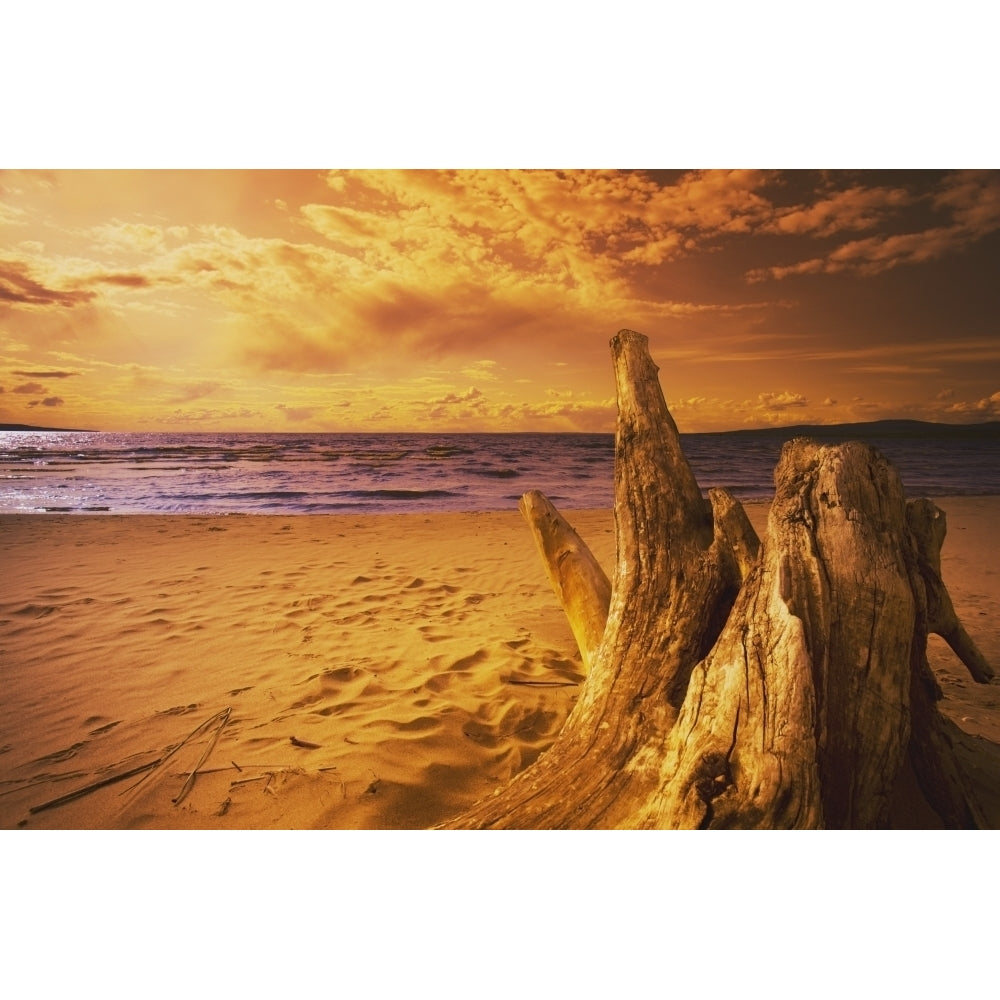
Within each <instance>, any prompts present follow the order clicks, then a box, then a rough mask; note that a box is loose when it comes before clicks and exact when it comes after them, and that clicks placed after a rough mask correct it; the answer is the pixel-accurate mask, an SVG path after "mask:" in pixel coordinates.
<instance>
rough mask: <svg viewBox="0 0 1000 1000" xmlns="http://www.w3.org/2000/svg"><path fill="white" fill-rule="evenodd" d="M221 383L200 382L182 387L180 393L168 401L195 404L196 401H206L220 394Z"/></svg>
mask: <svg viewBox="0 0 1000 1000" xmlns="http://www.w3.org/2000/svg"><path fill="white" fill-rule="evenodd" d="M221 387H222V383H221V382H211V381H199V382H191V383H189V384H187V385H183V386H180V387H179V389H178V391H177V392H176V393H175V394H174V395H173V396H172V397H171V398H170V399H169V400H168V402H170V403H193V402H194V401H195V400H196V399H204V398H205V396H211V395H212V393H213V392H218V390H219V389H220V388H221Z"/></svg>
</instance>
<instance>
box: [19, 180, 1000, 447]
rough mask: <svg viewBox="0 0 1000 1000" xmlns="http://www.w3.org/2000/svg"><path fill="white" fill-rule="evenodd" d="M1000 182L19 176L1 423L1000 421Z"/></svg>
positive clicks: (553, 425) (322, 426)
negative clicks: (652, 405) (655, 391)
mask: <svg viewBox="0 0 1000 1000" xmlns="http://www.w3.org/2000/svg"><path fill="white" fill-rule="evenodd" d="M998 260H1000V173H998V172H996V171H981V172H961V171H958V172H941V171H892V172H890V171H858V172H849V171H833V172H819V171H793V172H786V173H782V172H775V171H731V172H730V171H709V172H698V171H691V172H685V171H669V172H667V171H661V172H656V171H634V172H617V171H532V172H518V171H507V170H492V171H491V170H482V171H475V170H471V171H465V170H463V171H441V172H438V171H410V172H395V171H373V172H363V171H346V172H336V171H335V172H330V173H326V172H319V171H284V172H281V171H279V172H267V171H221V170H220V171H194V172H185V171H135V172H127V171H88V170H76V171H65V172H14V171H11V172H3V173H0V421H2V422H7V423H10V422H16V423H32V424H43V425H50V426H63V427H87V428H95V429H107V430H163V431H174V430H180V431H189V430H206V431H217V430H248V431H249V430H262V431H263V430H278V431H281V430H302V431H321V430H328V431H348V430H362V431H376V430H434V431H465V430H477V431H479V430H485V431H490V430H496V431H517V430H543V431H544V430H552V431H570V430H601V431H604V430H608V431H610V430H612V429H613V426H614V414H615V406H614V387H613V380H612V375H611V364H610V358H609V352H608V340H609V339H610V337H611V336H612V335H613V334H614V333H615V331H616V330H618V329H620V328H621V327H626V326H627V327H631V328H632V329H636V330H640V331H642V332H643V333H646V334H647V335H648V336H649V338H650V344H651V350H652V353H653V357H654V359H655V360H656V361H657V363H658V364H659V365H660V369H661V371H660V377H661V383H662V385H663V388H664V391H665V393H666V396H667V401H668V404H669V405H670V407H671V410H672V412H673V414H674V416H675V418H676V420H677V423H678V425H679V426H680V429H681V430H682V431H699V430H717V429H729V428H740V427H752V426H761V425H769V424H792V423H809V422H816V423H832V422H842V421H855V420H872V419H880V418H884V417H910V418H916V419H925V420H942V421H953V422H965V421H979V420H987V419H996V418H998V417H1000V329H998V316H1000V311H998V307H1000V281H998V280H997V261H998Z"/></svg>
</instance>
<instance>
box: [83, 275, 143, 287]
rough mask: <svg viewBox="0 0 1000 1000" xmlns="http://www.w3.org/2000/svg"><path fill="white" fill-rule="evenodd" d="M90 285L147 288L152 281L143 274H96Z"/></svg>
mask: <svg viewBox="0 0 1000 1000" xmlns="http://www.w3.org/2000/svg"><path fill="white" fill-rule="evenodd" d="M89 283H90V284H92V285H121V286H122V287H123V288H149V287H150V285H152V284H153V283H152V282H151V281H150V280H149V278H147V277H146V276H145V275H144V274H98V275H95V276H94V277H93V278H91V279H90V282H89Z"/></svg>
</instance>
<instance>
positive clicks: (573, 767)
mask: <svg viewBox="0 0 1000 1000" xmlns="http://www.w3.org/2000/svg"><path fill="white" fill-rule="evenodd" d="M647 344H648V341H647V338H646V337H645V336H643V335H642V334H638V333H634V332H632V331H629V330H623V331H621V332H619V334H618V335H617V336H616V337H615V338H614V339H613V340H612V344H611V346H612V359H613V364H614V371H615V378H616V383H617V388H618V427H617V432H616V462H615V527H616V531H615V534H616V545H617V553H618V555H617V560H616V565H615V570H614V582H613V585H612V595H611V604H610V608H609V613H608V622H607V627H606V629H605V632H604V638H603V640H602V642H601V644H600V646H599V648H598V650H597V653H596V655H595V656H594V658H593V661H592V663H591V669H590V673H589V675H588V678H587V682H586V684H585V685H584V687H583V690H582V691H581V694H580V698H579V699H578V701H577V703H576V705H575V706H574V708H573V710H572V712H571V713H570V715H569V717H568V719H567V720H566V723H565V725H564V727H563V729H562V731H561V732H560V733H559V735H558V737H557V738H556V740H555V742H554V743H553V745H552V746H551V747H550V748H549V750H548V751H547V752H546V753H545V754H544V755H543V756H541V757H540V758H539V759H538V760H537V761H536V762H535V763H534V764H533V765H532V766H531V767H530V768H528V769H527V770H526V771H524V772H522V773H521V774H519V775H517V776H515V778H514V779H513V780H512V781H511V782H510V783H509V784H508V785H507V786H506V787H505V788H504V789H502V790H501V792H500V794H499V795H497V796H495V797H494V798H492V799H488V800H486V801H485V802H482V803H479V804H478V805H477V806H474V807H473V809H472V810H470V811H469V812H468V813H466V814H465V815H464V816H462V817H459V818H458V819H457V820H455V821H454V822H453V823H451V824H448V825H451V826H456V827H459V826H469V827H475V826H513V827H536V828H548V827H567V826H572V827H588V826H602V827H610V826H615V825H619V824H624V825H627V824H628V820H629V817H630V816H631V813H632V811H633V809H634V807H635V802H636V801H638V800H641V799H643V798H645V796H646V794H648V792H650V791H651V790H652V787H653V783H654V782H655V781H656V777H657V770H658V769H657V768H655V767H654V768H640V769H638V770H637V769H636V768H634V767H631V766H629V765H630V762H633V761H634V760H635V759H636V758H637V755H638V752H639V751H640V750H641V749H642V748H643V747H645V746H646V745H647V744H648V743H650V742H651V741H652V742H653V743H654V744H659V743H660V742H662V739H663V736H664V735H665V734H666V733H667V732H669V730H670V728H671V727H672V725H673V722H674V720H675V719H676V717H677V711H678V708H679V706H680V704H681V702H682V700H683V697H684V692H685V691H686V689H687V682H688V677H689V675H690V672H691V670H692V668H693V667H694V665H695V664H696V663H697V662H698V661H699V660H700V659H701V658H702V657H703V656H704V655H705V653H706V652H707V651H708V649H709V648H711V646H712V643H713V642H714V641H715V638H716V636H717V635H718V632H719V631H720V630H721V628H722V625H723V623H724V622H725V618H726V615H727V614H728V611H729V608H730V607H731V605H732V602H733V600H734V599H735V596H736V593H737V592H738V589H739V584H740V580H741V575H740V571H739V566H740V564H741V562H742V561H743V560H742V557H741V556H737V555H736V554H735V553H734V551H733V548H732V546H731V543H730V542H729V540H728V537H727V534H726V533H725V532H723V531H721V530H720V531H716V530H715V526H714V524H713V517H712V509H713V507H714V508H718V509H720V510H721V511H725V512H726V516H725V517H723V518H721V520H722V521H723V523H724V524H726V525H732V524H733V523H734V518H733V515H732V511H731V508H732V505H733V503H734V501H732V498H731V497H729V496H728V494H726V493H725V491H721V490H720V491H713V496H712V506H709V505H706V503H705V501H704V499H703V498H702V495H701V490H700V489H699V487H698V483H697V481H696V479H695V476H694V473H693V472H692V471H691V467H690V465H689V464H688V461H687V458H686V457H685V456H684V453H683V450H682V449H681V445H680V438H679V435H678V433H677V428H676V425H675V424H674V421H673V418H672V417H671V416H670V413H669V411H668V409H667V405H666V402H665V400H664V398H663V393H662V391H661V389H660V384H659V380H658V378H657V371H658V369H657V367H656V365H655V364H653V361H652V359H651V358H650V356H649V351H648V346H647ZM737 536H739V533H738V532H737ZM740 537H745V536H740Z"/></svg>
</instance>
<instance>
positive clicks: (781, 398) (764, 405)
mask: <svg viewBox="0 0 1000 1000" xmlns="http://www.w3.org/2000/svg"><path fill="white" fill-rule="evenodd" d="M757 403H758V405H759V407H760V408H761V409H764V410H768V411H770V412H780V411H782V410H787V409H789V408H791V407H798V406H808V405H809V400H808V399H806V397H805V396H803V395H801V394H800V393H798V392H787V391H786V392H762V393H760V394H759V395H758V396H757Z"/></svg>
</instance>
